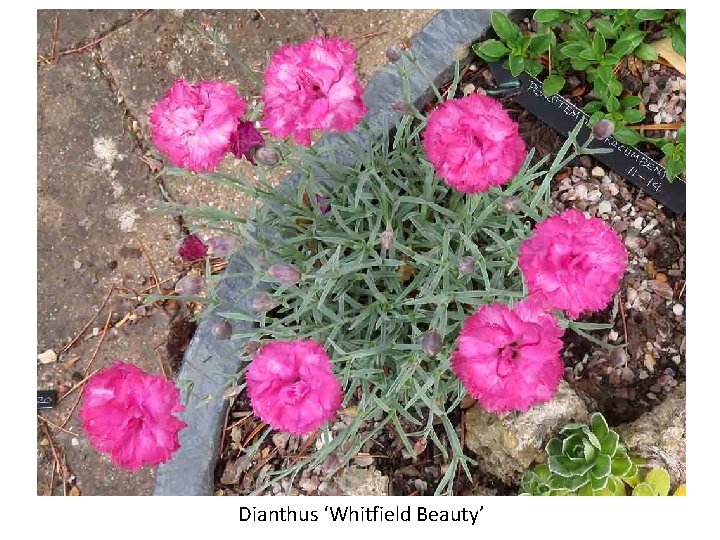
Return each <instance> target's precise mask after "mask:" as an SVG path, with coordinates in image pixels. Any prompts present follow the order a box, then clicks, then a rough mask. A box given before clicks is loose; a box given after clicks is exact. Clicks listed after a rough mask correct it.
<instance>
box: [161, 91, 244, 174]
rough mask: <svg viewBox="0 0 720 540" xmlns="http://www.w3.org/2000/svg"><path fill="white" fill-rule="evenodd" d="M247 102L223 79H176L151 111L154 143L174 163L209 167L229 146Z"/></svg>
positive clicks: (202, 169)
mask: <svg viewBox="0 0 720 540" xmlns="http://www.w3.org/2000/svg"><path fill="white" fill-rule="evenodd" d="M245 107H246V103H245V100H244V99H243V98H241V97H240V96H239V95H238V93H237V90H236V89H235V87H234V86H233V85H231V84H227V83H224V82H222V81H201V82H199V83H198V84H195V85H190V84H188V83H187V82H186V81H185V80H184V79H178V80H177V81H175V83H174V84H173V85H172V87H171V88H170V90H169V91H168V92H167V94H165V96H164V97H163V98H162V99H161V100H160V101H158V102H157V103H156V104H155V105H153V107H152V109H151V111H150V128H151V129H150V131H151V133H152V138H153V142H154V143H155V145H156V146H157V147H158V148H159V149H160V150H162V151H163V152H165V153H166V154H167V155H168V158H169V159H170V162H171V163H172V164H173V165H175V166H176V167H187V168H188V169H190V170H191V171H194V172H205V171H212V170H215V168H216V167H217V166H218V164H219V163H220V161H222V158H223V156H224V155H225V154H226V153H227V152H228V150H229V149H230V141H231V138H232V137H233V135H234V134H235V132H236V129H237V123H238V120H239V118H240V117H241V116H242V114H243V112H245Z"/></svg>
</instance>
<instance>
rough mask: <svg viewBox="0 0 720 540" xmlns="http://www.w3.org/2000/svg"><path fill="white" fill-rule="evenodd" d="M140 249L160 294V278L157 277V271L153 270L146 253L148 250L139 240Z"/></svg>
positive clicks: (153, 267)
mask: <svg viewBox="0 0 720 540" xmlns="http://www.w3.org/2000/svg"><path fill="white" fill-rule="evenodd" d="M138 242H140V241H138ZM140 249H141V250H142V252H143V255H145V260H146V261H147V263H148V266H150V271H151V272H152V277H153V279H154V280H155V287H156V288H157V292H158V294H162V289H161V288H160V280H159V279H158V277H157V272H155V265H154V264H153V262H152V260H151V259H150V255H148V252H147V250H146V249H145V245H144V244H143V243H142V242H140Z"/></svg>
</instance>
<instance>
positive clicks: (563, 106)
mask: <svg viewBox="0 0 720 540" xmlns="http://www.w3.org/2000/svg"><path fill="white" fill-rule="evenodd" d="M528 83H529V84H528V88H527V89H528V91H529V92H532V94H533V95H534V96H535V97H538V98H543V99H544V100H545V101H547V102H548V103H550V104H551V105H553V106H554V107H555V108H556V109H557V110H559V111H560V112H562V113H563V114H564V115H565V116H568V117H570V118H574V119H575V120H576V121H577V120H578V119H582V120H583V124H585V125H586V126H587V124H588V121H589V120H590V117H589V116H588V115H587V114H586V113H584V112H583V111H581V110H580V109H578V108H577V107H576V106H575V105H573V104H572V103H570V102H569V101H568V100H566V99H565V98H563V97H562V96H559V95H558V94H555V95H554V96H550V97H547V96H546V95H545V94H544V93H543V91H542V87H541V85H540V84H539V82H538V81H537V79H532V78H529V79H528ZM605 143H606V144H607V145H608V146H611V147H612V148H614V149H615V151H616V152H620V153H621V154H623V155H624V156H626V157H629V158H631V159H634V160H635V161H636V162H637V164H638V165H639V166H640V167H643V168H644V169H647V170H648V171H650V173H651V174H653V175H658V176H659V177H661V178H664V177H665V168H664V167H663V166H662V165H660V164H659V163H658V162H656V161H654V160H652V159H650V158H649V157H648V156H646V155H645V154H643V153H642V152H638V151H637V150H635V149H634V148H633V147H632V146H628V145H625V144H621V143H620V142H618V140H617V139H615V137H608V138H607V139H606V140H605ZM618 172H619V171H618ZM626 175H627V176H630V177H633V178H639V179H640V180H641V181H642V182H643V183H644V184H645V186H646V187H648V188H651V189H653V190H655V193H660V188H661V187H662V182H661V181H660V180H658V179H657V178H654V179H653V178H650V179H649V180H648V179H646V178H645V177H644V176H642V175H641V174H639V172H638V169H637V168H636V167H630V169H629V170H628V171H626Z"/></svg>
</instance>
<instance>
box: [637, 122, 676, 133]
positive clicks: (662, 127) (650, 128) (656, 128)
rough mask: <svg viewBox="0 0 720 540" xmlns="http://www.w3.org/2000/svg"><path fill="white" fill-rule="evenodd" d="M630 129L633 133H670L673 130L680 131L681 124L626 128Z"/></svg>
mask: <svg viewBox="0 0 720 540" xmlns="http://www.w3.org/2000/svg"><path fill="white" fill-rule="evenodd" d="M628 127H629V128H630V129H634V130H635V131H665V130H669V131H672V130H674V129H680V128H681V127H682V122H672V123H670V124H641V125H639V126H628Z"/></svg>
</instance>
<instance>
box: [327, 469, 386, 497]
mask: <svg viewBox="0 0 720 540" xmlns="http://www.w3.org/2000/svg"><path fill="white" fill-rule="evenodd" d="M338 486H339V487H340V490H341V491H342V494H343V495H346V496H350V497H352V496H355V497H368V496H384V495H388V494H389V493H388V490H389V487H390V482H389V479H388V477H387V476H383V475H382V473H381V472H380V471H378V470H377V469H372V468H371V469H356V468H354V467H350V468H347V469H344V470H343V472H342V474H341V475H340V478H339V479H338Z"/></svg>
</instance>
